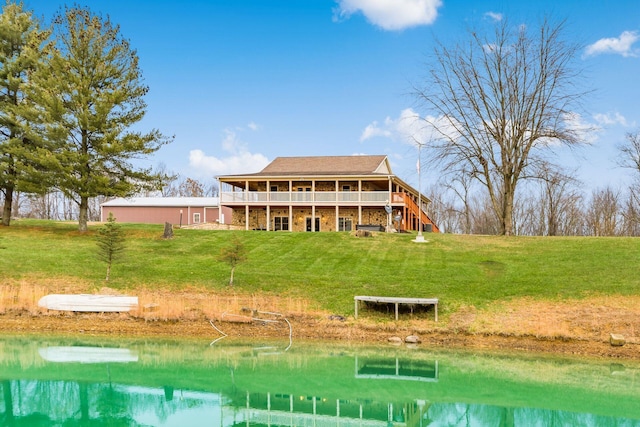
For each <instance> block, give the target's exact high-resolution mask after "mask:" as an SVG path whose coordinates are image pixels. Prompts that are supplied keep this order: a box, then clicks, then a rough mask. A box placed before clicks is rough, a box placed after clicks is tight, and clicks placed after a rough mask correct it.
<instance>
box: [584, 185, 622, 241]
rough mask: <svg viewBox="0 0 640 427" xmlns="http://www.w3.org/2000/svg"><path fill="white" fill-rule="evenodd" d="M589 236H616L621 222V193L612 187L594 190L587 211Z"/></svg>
mask: <svg viewBox="0 0 640 427" xmlns="http://www.w3.org/2000/svg"><path fill="white" fill-rule="evenodd" d="M585 216H586V222H587V227H588V230H589V234H591V235H593V236H616V235H617V234H618V231H619V230H618V226H619V220H620V193H619V192H618V191H615V190H613V189H612V188H611V187H606V188H604V189H599V190H594V191H593V193H592V196H591V203H590V205H589V206H588V207H587V209H586V211H585Z"/></svg>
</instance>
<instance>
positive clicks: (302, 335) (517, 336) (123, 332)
mask: <svg viewBox="0 0 640 427" xmlns="http://www.w3.org/2000/svg"><path fill="white" fill-rule="evenodd" d="M264 317H265V318H266V317H268V316H264ZM452 317H453V319H451V320H450V321H449V322H447V324H446V326H445V325H444V324H443V325H436V324H435V322H433V321H428V320H408V321H402V320H401V321H398V322H395V321H385V322H382V323H380V322H375V323H374V322H371V321H367V320H360V319H358V320H357V321H356V320H354V319H342V318H340V317H338V316H327V315H323V316H318V315H291V316H289V317H287V318H286V319H287V321H288V322H289V323H290V324H291V335H292V338H293V340H294V341H295V340H309V339H321V340H339V341H350V342H369V343H380V344H385V345H386V344H387V343H388V339H389V338H390V337H394V336H397V337H401V338H404V337H406V336H408V335H417V336H419V337H420V339H421V341H422V343H421V344H420V345H421V346H422V347H425V348H428V347H429V346H438V347H440V348H470V349H485V350H487V349H488V350H513V351H522V352H541V353H554V354H570V355H580V356H590V357H607V358H624V359H640V345H639V343H638V342H637V340H636V339H635V337H631V336H629V335H627V336H626V337H625V338H626V340H627V341H626V343H625V345H624V346H619V347H614V346H611V345H610V343H609V340H608V337H607V338H604V337H600V336H598V337H594V336H587V335H584V334H575V335H574V336H535V335H531V334H526V333H516V332H513V331H505V332H489V331H486V330H485V331H472V330H471V329H469V328H468V327H467V328H464V325H463V324H462V323H461V322H464V321H466V322H468V321H469V317H470V314H469V313H468V312H467V313H461V314H458V317H463V318H465V319H463V320H462V321H461V320H460V319H456V316H452ZM272 319H273V318H269V319H266V320H267V321H262V320H261V319H260V320H253V321H249V320H247V319H243V318H242V317H239V318H236V319H226V320H225V319H213V320H212V319H208V318H205V317H199V318H194V317H191V318H188V319H174V320H159V319H144V318H141V317H135V316H132V315H129V314H78V313H59V312H50V313H46V314H36V315H34V314H30V313H28V312H25V311H20V312H15V311H7V312H5V313H4V314H2V315H0V330H2V331H4V332H5V333H54V334H63V335H82V336H103V335H109V336H128V337H131V336H138V337H158V338H166V337H171V338H175V337H202V338H207V339H212V340H213V339H215V338H218V337H220V336H222V334H227V335H228V336H231V337H245V338H258V337H279V338H282V337H286V336H288V335H289V333H290V329H289V326H288V324H287V323H286V322H285V321H283V320H282V319H281V320H280V321H273V322H271V321H270V320H272ZM230 320H231V321H230ZM276 320H277V319H276ZM476 321H477V319H476Z"/></svg>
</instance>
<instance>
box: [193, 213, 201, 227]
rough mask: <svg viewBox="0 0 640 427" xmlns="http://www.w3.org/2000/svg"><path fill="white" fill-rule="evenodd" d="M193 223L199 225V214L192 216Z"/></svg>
mask: <svg viewBox="0 0 640 427" xmlns="http://www.w3.org/2000/svg"><path fill="white" fill-rule="evenodd" d="M193 223H194V224H200V212H196V213H194V214H193Z"/></svg>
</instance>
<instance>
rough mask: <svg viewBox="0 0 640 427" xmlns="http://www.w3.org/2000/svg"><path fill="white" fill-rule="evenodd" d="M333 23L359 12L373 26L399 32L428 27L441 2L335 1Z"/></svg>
mask: <svg viewBox="0 0 640 427" xmlns="http://www.w3.org/2000/svg"><path fill="white" fill-rule="evenodd" d="M336 1H337V3H338V7H336V8H335V9H334V21H337V20H341V19H348V18H349V17H350V16H351V15H353V14H355V13H358V12H361V13H362V14H363V15H364V16H365V17H366V18H367V20H368V21H369V22H370V23H372V24H373V25H375V26H377V27H380V28H382V29H383V30H388V31H399V30H404V29H406V28H411V27H417V26H419V25H430V24H432V23H433V22H434V21H435V20H436V18H437V17H438V8H439V7H440V6H442V0H336Z"/></svg>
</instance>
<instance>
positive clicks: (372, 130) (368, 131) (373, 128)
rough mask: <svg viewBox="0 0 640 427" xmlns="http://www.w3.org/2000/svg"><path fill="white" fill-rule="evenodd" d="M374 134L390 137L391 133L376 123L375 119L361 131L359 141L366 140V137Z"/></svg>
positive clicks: (368, 137)
mask: <svg viewBox="0 0 640 427" xmlns="http://www.w3.org/2000/svg"><path fill="white" fill-rule="evenodd" d="M376 136H382V137H386V138H391V137H392V136H393V134H392V133H391V131H390V130H388V129H384V128H381V127H380V126H379V125H378V122H377V121H374V122H372V123H371V124H370V125H368V126H367V127H366V128H364V130H363V131H362V135H360V142H362V141H366V140H367V139H370V138H374V137H376Z"/></svg>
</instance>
